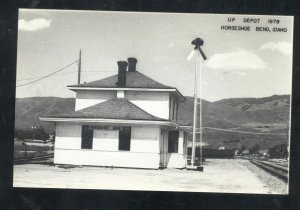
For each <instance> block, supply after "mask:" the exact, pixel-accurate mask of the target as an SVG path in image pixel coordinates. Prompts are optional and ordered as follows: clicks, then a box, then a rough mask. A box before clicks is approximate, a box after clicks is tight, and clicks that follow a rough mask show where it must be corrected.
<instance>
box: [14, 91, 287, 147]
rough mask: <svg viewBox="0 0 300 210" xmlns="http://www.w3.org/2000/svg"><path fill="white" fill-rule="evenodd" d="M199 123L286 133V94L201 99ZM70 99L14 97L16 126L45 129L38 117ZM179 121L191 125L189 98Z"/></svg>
mask: <svg viewBox="0 0 300 210" xmlns="http://www.w3.org/2000/svg"><path fill="white" fill-rule="evenodd" d="M202 105H203V106H202V107H203V126H204V127H213V128H223V129H234V130H239V131H248V132H249V131H250V132H271V133H285V134H287V133H288V129H289V128H288V122H289V105H290V96H289V95H273V96H271V97H264V98H231V99H223V100H219V101H216V102H209V101H205V100H202ZM74 107H75V99H74V98H57V97H33V98H19V99H17V100H16V113H15V118H16V121H15V125H16V129H23V130H28V129H31V126H32V125H33V124H35V125H36V126H39V125H42V126H43V127H44V128H45V129H46V130H47V131H52V130H53V129H54V124H52V123H45V122H40V121H39V119H38V117H39V116H41V115H47V114H58V113H65V112H69V111H72V110H74ZM178 114H179V116H178V117H179V120H180V121H183V122H188V123H190V124H192V121H193V98H192V97H186V101H185V103H181V104H180V105H179V113H178ZM204 131H205V133H204V134H203V139H204V141H205V142H206V143H207V146H208V147H212V148H217V147H219V146H225V147H226V148H237V147H240V146H242V145H243V146H246V148H249V147H251V146H252V145H253V144H256V143H257V144H259V145H260V146H261V148H262V149H266V148H269V147H270V146H273V145H276V144H281V143H288V139H287V136H269V135H268V136H262V135H252V134H239V133H228V132H222V131H215V130H204Z"/></svg>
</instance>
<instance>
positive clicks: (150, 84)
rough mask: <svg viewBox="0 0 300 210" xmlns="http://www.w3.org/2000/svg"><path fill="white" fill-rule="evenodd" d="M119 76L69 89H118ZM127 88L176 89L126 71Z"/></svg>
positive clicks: (137, 73) (139, 74)
mask: <svg viewBox="0 0 300 210" xmlns="http://www.w3.org/2000/svg"><path fill="white" fill-rule="evenodd" d="M117 81H118V75H117V74H116V75H113V76H111V77H107V78H104V79H101V80H96V81H93V82H88V83H82V84H77V85H69V86H68V87H89V88H117V85H116V82H117ZM126 88H147V89H175V88H174V87H170V86H166V85H163V84H161V83H159V82H156V81H155V80H153V79H151V78H149V77H147V76H145V75H144V74H142V73H140V72H138V71H135V72H128V71H126Z"/></svg>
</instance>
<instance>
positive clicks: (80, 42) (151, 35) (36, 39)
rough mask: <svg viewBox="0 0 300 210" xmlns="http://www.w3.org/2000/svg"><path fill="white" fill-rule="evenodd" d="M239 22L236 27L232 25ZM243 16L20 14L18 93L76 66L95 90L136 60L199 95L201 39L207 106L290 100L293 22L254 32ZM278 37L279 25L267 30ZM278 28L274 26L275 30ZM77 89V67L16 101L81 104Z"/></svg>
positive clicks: (284, 19)
mask: <svg viewBox="0 0 300 210" xmlns="http://www.w3.org/2000/svg"><path fill="white" fill-rule="evenodd" d="M228 17H235V18H236V19H237V20H236V21H235V22H228V20H227V18H228ZM244 17H251V16H249V15H247V16H239V15H209V14H174V13H172V14H170V13H169V14H167V13H128V12H126V13H125V12H91V11H90V12H87V11H57V10H56V11H55V10H28V9H26V10H25V9H22V10H20V13H19V34H18V59H17V60H18V63H17V86H19V85H22V84H25V83H28V82H31V81H34V80H36V79H39V78H41V77H43V76H45V75H48V74H50V73H52V72H54V71H57V70H59V69H61V68H62V67H64V66H66V65H68V64H70V63H72V62H73V61H75V60H76V59H78V54H79V49H82V78H81V81H82V82H84V81H86V82H90V81H94V80H98V79H102V78H105V77H107V76H111V75H114V74H116V73H117V69H118V67H117V61H118V60H126V59H127V58H128V57H136V58H137V59H138V63H137V70H138V71H140V72H141V73H143V74H145V75H147V76H149V77H151V78H153V79H154V80H156V81H158V82H160V83H162V84H165V85H169V86H174V87H177V89H178V90H179V91H180V92H181V93H182V94H183V95H186V96H192V95H193V90H194V68H195V61H194V58H193V59H191V60H188V59H187V57H188V56H189V54H190V52H191V51H192V50H193V46H192V45H191V44H190V42H191V41H192V40H193V39H194V38H196V37H201V38H203V40H204V42H205V43H204V46H203V51H204V52H205V53H206V56H207V57H208V60H207V61H205V62H204V64H203V68H202V69H203V79H202V88H203V91H202V93H203V98H204V99H206V100H209V101H216V100H220V99H224V98H233V97H264V96H271V95H274V94H290V92H291V74H292V41H293V40H292V34H293V19H292V18H291V17H282V16H281V17H279V18H278V17H277V19H279V20H280V23H279V24H278V25H277V26H278V27H285V28H287V32H256V31H255V30H254V29H255V26H267V25H268V24H267V20H268V19H270V18H271V16H252V17H255V18H260V23H259V24H254V23H243V22H242V21H243V18H244ZM221 25H243V26H251V27H252V31H251V32H245V31H225V30H221V29H220V27H221ZM269 26H270V28H271V29H272V27H273V25H269ZM274 26H275V25H274ZM76 83H77V65H76V64H73V65H71V66H70V67H68V68H66V69H65V70H63V71H61V72H59V73H57V74H54V75H52V76H50V77H47V78H45V79H42V80H40V81H37V82H34V83H32V84H29V85H25V86H20V87H17V88H16V96H17V97H18V98H21V97H33V96H57V97H75V93H74V92H73V91H70V90H68V88H67V87H66V86H67V85H72V84H76Z"/></svg>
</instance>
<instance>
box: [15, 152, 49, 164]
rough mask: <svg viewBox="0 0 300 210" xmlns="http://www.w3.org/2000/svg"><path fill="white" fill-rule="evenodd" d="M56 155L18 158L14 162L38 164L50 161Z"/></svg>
mask: <svg viewBox="0 0 300 210" xmlns="http://www.w3.org/2000/svg"><path fill="white" fill-rule="evenodd" d="M53 157H54V155H53V154H51V155H41V156H35V157H24V158H17V159H15V160H14V164H27V163H38V162H41V161H45V160H48V159H50V158H53Z"/></svg>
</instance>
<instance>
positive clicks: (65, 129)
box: [55, 123, 81, 149]
mask: <svg viewBox="0 0 300 210" xmlns="http://www.w3.org/2000/svg"><path fill="white" fill-rule="evenodd" d="M55 148H69V149H80V148H81V125H79V124H73V123H69V124H67V123H57V124H56V137H55Z"/></svg>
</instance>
